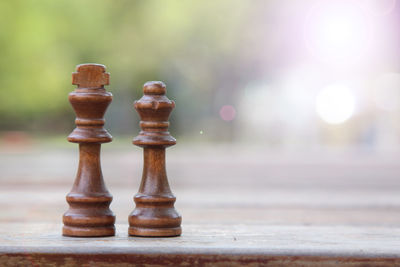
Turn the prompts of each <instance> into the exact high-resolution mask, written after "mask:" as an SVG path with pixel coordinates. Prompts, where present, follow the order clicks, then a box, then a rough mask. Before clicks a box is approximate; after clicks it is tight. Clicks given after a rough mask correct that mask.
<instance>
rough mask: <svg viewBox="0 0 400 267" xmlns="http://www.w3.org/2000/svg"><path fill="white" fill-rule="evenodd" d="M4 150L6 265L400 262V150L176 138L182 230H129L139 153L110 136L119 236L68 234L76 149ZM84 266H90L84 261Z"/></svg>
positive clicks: (108, 164)
mask: <svg viewBox="0 0 400 267" xmlns="http://www.w3.org/2000/svg"><path fill="white" fill-rule="evenodd" d="M40 147H41V148H37V147H36V146H34V147H32V148H30V149H26V148H24V149H21V150H15V149H10V148H8V149H7V148H3V149H1V150H0V210H1V212H0V266H54V265H55V264H56V265H61V266H74V265H80V266H115V264H117V263H118V265H120V266H130V265H134V264H138V265H142V266H159V265H164V264H170V265H174V266H187V265H195V266H196V265H205V266H260V265H261V266H321V265H323V266H333V265H338V264H340V266H400V194H399V192H400V179H399V174H400V164H399V162H400V161H399V158H400V157H399V156H400V155H399V154H398V153H377V152H366V151H346V152H339V151H336V152H334V151H318V152H310V151H308V152H305V151H304V152H279V151H271V150H267V149H265V150H261V149H251V148H243V147H233V146H222V145H221V146H215V147H213V148H211V147H207V146H205V147H190V148H188V147H187V146H185V145H178V146H177V147H176V148H171V149H170V150H169V151H168V152H169V153H168V156H167V169H168V175H169V179H170V183H171V187H172V189H173V191H174V193H175V195H176V196H177V203H176V207H177V209H178V211H179V212H180V213H181V214H182V216H183V235H182V236H181V237H176V238H164V239H161V238H135V237H128V236H127V227H128V226H127V217H128V215H129V212H130V211H131V210H132V209H133V201H132V197H133V195H134V194H135V193H136V191H137V189H138V185H139V181H140V175H141V162H142V159H141V151H140V150H139V149H137V148H134V147H133V146H132V147H129V146H128V147H127V148H125V147H118V146H117V148H114V147H115V146H114V147H112V146H108V147H107V146H105V149H104V151H103V155H102V163H103V174H104V178H105V180H106V183H107V186H108V188H109V190H110V192H111V193H112V194H113V196H114V200H113V203H112V205H111V209H112V210H113V211H114V213H115V214H116V216H117V236H115V237H109V238H85V239H83V238H68V237H63V236H61V226H62V225H61V217H62V214H63V212H64V211H65V210H66V209H67V204H66V202H65V195H66V194H67V193H68V191H69V190H70V188H71V185H72V182H73V179H74V176H75V171H76V165H77V151H76V150H75V149H74V148H75V147H74V146H73V145H71V146H67V147H46V146H40ZM85 264H86V265H85Z"/></svg>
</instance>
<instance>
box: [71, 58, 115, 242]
mask: <svg viewBox="0 0 400 267" xmlns="http://www.w3.org/2000/svg"><path fill="white" fill-rule="evenodd" d="M76 71H77V72H75V73H73V75H72V82H73V84H76V85H78V88H77V89H76V90H75V91H74V92H72V93H70V94H69V101H70V102H71V105H72V107H73V108H74V110H75V112H76V116H77V118H76V120H75V123H76V126H77V127H76V128H75V130H74V131H73V132H72V133H71V134H70V135H69V136H68V141H70V142H73V143H79V166H78V173H77V175H76V179H75V183H74V185H73V187H72V190H71V192H70V193H69V194H68V195H67V202H68V204H69V209H68V210H67V212H65V213H64V216H63V222H64V227H63V235H66V236H81V237H82V236H87V237H91V236H112V235H114V234H115V227H114V222H115V215H114V214H113V213H112V211H111V210H110V208H109V205H110V203H111V201H112V196H111V194H110V193H109V192H108V190H107V188H106V185H105V183H104V180H103V174H102V171H101V165H100V146H101V143H106V142H111V140H112V137H111V135H110V134H109V133H108V132H107V130H105V129H104V128H103V126H104V122H105V121H104V113H105V111H106V109H107V107H108V105H109V104H110V102H111V100H112V94H111V93H109V92H106V90H105V89H104V85H106V84H108V79H109V74H108V73H106V72H105V67H104V66H103V65H99V64H82V65H78V66H77V68H76Z"/></svg>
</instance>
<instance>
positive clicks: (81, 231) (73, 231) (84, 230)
mask: <svg viewBox="0 0 400 267" xmlns="http://www.w3.org/2000/svg"><path fill="white" fill-rule="evenodd" d="M63 235H64V236H74V237H100V236H114V235H115V227H114V226H107V227H74V226H66V225H64V227H63Z"/></svg>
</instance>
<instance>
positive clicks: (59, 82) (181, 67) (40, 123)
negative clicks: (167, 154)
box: [0, 0, 251, 133]
mask: <svg viewBox="0 0 400 267" xmlns="http://www.w3.org/2000/svg"><path fill="white" fill-rule="evenodd" d="M250 6H251V2H247V1H240V0H219V1H182V0H169V1H163V0H138V1H131V0H84V1H83V0H57V1H54V0H24V1H23V0H9V1H0V56H1V57H0V129H3V130H6V129H14V128H22V129H25V130H29V129H33V130H35V129H39V128H41V129H43V130H45V131H59V132H64V131H65V129H66V128H68V127H71V125H72V123H73V119H72V118H73V115H72V110H71V108H70V107H69V103H68V101H67V94H68V92H70V91H72V90H73V86H72V85H71V83H70V82H71V81H70V79H71V78H70V77H71V75H70V74H71V72H72V71H74V68H75V65H77V64H80V63H87V62H96V63H101V64H105V65H106V66H107V68H108V71H109V72H111V84H110V87H109V90H110V91H111V92H113V94H114V102H113V104H112V105H111V107H110V110H109V114H107V116H108V121H107V125H108V126H109V127H111V128H113V129H114V130H115V132H117V133H118V132H121V133H124V132H125V133H126V132H129V131H131V130H132V129H131V128H132V127H134V126H133V125H134V124H135V123H134V121H133V120H134V119H132V118H136V114H134V112H133V111H132V106H131V102H132V101H133V100H134V99H137V98H138V97H139V96H140V95H141V87H142V84H143V83H144V82H146V81H147V80H163V81H165V82H166V83H167V89H168V95H169V96H170V97H171V98H174V99H175V100H176V101H177V104H178V105H177V107H178V108H177V109H176V110H175V111H174V112H175V113H174V116H175V117H174V120H175V127H176V129H177V130H178V131H183V130H184V129H183V128H184V126H183V125H185V127H190V125H191V122H193V121H194V120H201V119H202V118H204V117H206V116H207V115H210V113H213V112H215V107H214V104H213V99H214V98H215V94H216V93H217V92H218V89H219V88H220V87H221V86H222V87H223V85H224V83H225V82H224V81H223V80H224V79H225V77H226V75H225V74H226V73H227V72H231V71H232V64H233V66H234V63H235V64H240V62H239V63H238V57H239V55H238V53H237V52H238V49H239V48H240V46H241V45H242V44H241V42H240V40H241V34H243V32H242V31H243V27H242V25H243V24H244V23H245V22H246V19H248V11H249V8H250ZM230 65H231V66H230ZM232 95H234V94H232ZM230 97H231V96H228V101H229V98H230ZM232 101H233V100H232ZM173 125H174V124H173ZM195 130H196V129H195ZM196 131H197V130H196Z"/></svg>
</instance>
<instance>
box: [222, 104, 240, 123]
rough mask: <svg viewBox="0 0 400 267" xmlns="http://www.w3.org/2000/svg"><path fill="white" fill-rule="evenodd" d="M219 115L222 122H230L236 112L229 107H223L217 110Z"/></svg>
mask: <svg viewBox="0 0 400 267" xmlns="http://www.w3.org/2000/svg"><path fill="white" fill-rule="evenodd" d="M219 115H220V117H221V119H223V120H224V121H232V120H233V119H234V118H235V116H236V110H235V108H234V107H233V106H231V105H224V106H222V107H221V109H220V110H219Z"/></svg>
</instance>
